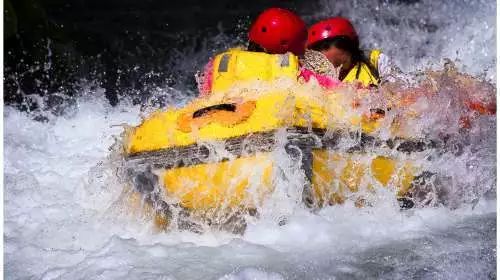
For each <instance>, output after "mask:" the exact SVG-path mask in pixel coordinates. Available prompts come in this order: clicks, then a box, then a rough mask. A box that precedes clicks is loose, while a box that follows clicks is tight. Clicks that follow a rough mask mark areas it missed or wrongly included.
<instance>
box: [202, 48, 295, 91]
mask: <svg viewBox="0 0 500 280" xmlns="http://www.w3.org/2000/svg"><path fill="white" fill-rule="evenodd" d="M212 71H213V72H212V88H211V91H212V92H221V91H225V90H228V89H229V88H230V87H231V86H232V85H233V84H235V83H239V82H243V81H252V80H259V81H268V82H271V81H273V80H275V79H277V78H282V77H290V78H293V79H297V75H298V73H299V60H298V57H297V56H295V55H293V54H291V53H286V54H267V53H262V52H250V51H244V50H240V49H232V50H229V51H226V52H223V53H221V54H219V55H217V56H216V57H215V58H214V62H213V69H212Z"/></svg>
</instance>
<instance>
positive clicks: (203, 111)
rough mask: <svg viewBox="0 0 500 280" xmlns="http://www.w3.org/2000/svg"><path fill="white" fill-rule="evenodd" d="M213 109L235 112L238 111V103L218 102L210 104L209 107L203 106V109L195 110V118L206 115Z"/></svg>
mask: <svg viewBox="0 0 500 280" xmlns="http://www.w3.org/2000/svg"><path fill="white" fill-rule="evenodd" d="M211 111H228V112H234V111H236V105H234V104H229V103H224V104H217V105H213V106H208V107H205V108H202V109H200V110H198V111H196V112H194V113H193V119H195V118H199V117H203V116H204V115H206V114H207V113H208V112H211Z"/></svg>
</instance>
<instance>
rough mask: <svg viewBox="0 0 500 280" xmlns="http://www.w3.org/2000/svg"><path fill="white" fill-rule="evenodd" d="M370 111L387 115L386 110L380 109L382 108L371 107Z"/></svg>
mask: <svg viewBox="0 0 500 280" xmlns="http://www.w3.org/2000/svg"><path fill="white" fill-rule="evenodd" d="M370 113H372V114H373V113H375V114H380V115H382V116H385V111H384V110H382V109H380V108H376V109H370Z"/></svg>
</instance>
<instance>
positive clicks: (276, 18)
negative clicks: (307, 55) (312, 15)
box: [248, 8, 307, 55]
mask: <svg viewBox="0 0 500 280" xmlns="http://www.w3.org/2000/svg"><path fill="white" fill-rule="evenodd" d="M248 39H249V40H250V41H252V42H254V43H256V44H258V45H259V46H261V47H262V48H264V49H265V50H266V51H267V52H269V53H273V54H282V53H286V52H292V53H294V54H295V55H302V54H303V53H304V50H305V42H306V40H307V28H306V24H305V23H304V21H303V20H302V19H301V18H300V17H299V16H298V15H296V14H295V13H293V12H291V11H289V10H286V9H281V8H270V9H267V10H265V11H264V12H262V13H261V14H260V15H259V16H258V17H257V19H256V20H255V21H254V22H253V24H252V26H251V27H250V32H249V33H248Z"/></svg>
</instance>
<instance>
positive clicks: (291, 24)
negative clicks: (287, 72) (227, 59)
mask: <svg viewBox="0 0 500 280" xmlns="http://www.w3.org/2000/svg"><path fill="white" fill-rule="evenodd" d="M306 40H307V26H306V24H305V22H304V21H303V20H302V19H301V18H300V17H299V16H298V15H297V14H295V13H294V12H292V11H289V10H287V9H283V8H269V9H266V10H264V11H263V12H262V13H260V14H259V15H258V16H257V18H256V19H255V21H254V22H253V23H252V25H251V27H250V30H249V32H248V47H247V48H246V50H247V51H249V52H262V53H267V54H286V53H292V54H293V55H295V56H299V57H300V56H303V55H304V51H305V43H306ZM213 70H214V59H211V60H210V61H209V62H208V63H207V65H206V66H205V67H204V70H203V74H202V75H197V76H196V80H197V83H198V89H199V91H200V95H201V96H204V95H208V94H210V93H211V91H212V87H213V77H212V75H213V74H212V73H213Z"/></svg>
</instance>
